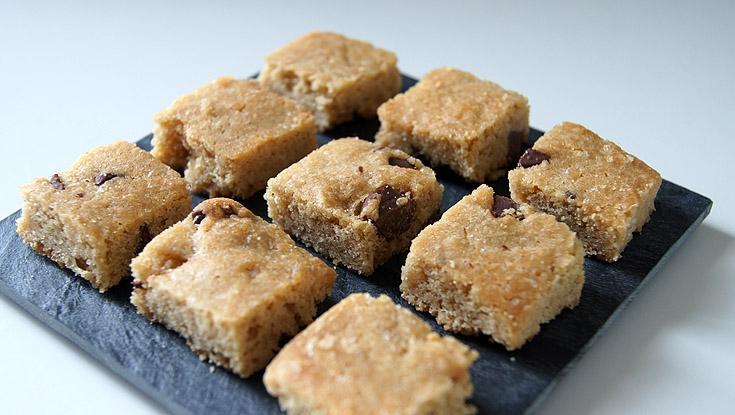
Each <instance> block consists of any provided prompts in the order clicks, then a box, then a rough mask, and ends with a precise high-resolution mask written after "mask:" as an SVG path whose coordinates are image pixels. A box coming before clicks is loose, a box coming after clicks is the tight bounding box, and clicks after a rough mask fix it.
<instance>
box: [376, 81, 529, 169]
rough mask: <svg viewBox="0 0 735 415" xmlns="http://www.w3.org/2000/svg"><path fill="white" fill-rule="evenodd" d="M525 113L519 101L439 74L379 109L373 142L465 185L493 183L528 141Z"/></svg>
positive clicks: (489, 86) (488, 86)
mask: <svg viewBox="0 0 735 415" xmlns="http://www.w3.org/2000/svg"><path fill="white" fill-rule="evenodd" d="M528 113H529V109H528V101H527V99H526V98H525V97H523V96H522V95H520V94H518V93H516V92H513V91H508V90H505V89H503V88H502V87H500V86H499V85H497V84H494V83H492V82H490V81H483V80H481V79H478V78H476V77H475V76H473V75H472V74H470V73H467V72H464V71H460V70H457V69H453V68H440V69H436V70H433V71H431V72H429V73H428V74H427V75H425V76H424V78H422V80H421V81H420V82H419V83H418V84H417V85H415V86H414V87H412V88H411V89H409V90H408V91H407V92H406V93H404V94H399V95H397V96H396V97H394V98H393V99H391V100H389V101H387V102H386V103H385V104H383V105H381V107H380V108H379V109H378V117H379V118H380V123H381V126H380V130H379V132H378V134H377V135H376V139H375V141H376V143H379V144H382V145H390V146H394V147H396V148H400V149H402V150H404V151H406V152H409V153H410V154H421V155H422V156H423V157H425V158H426V159H427V160H428V161H429V162H430V163H431V164H432V165H435V166H436V165H447V166H449V167H450V168H451V169H452V170H454V171H455V172H457V173H458V174H460V175H461V176H463V177H464V178H466V179H468V180H471V181H475V182H482V181H484V180H486V179H488V180H494V179H496V178H498V177H499V176H500V175H502V174H503V173H504V172H505V169H506V167H507V166H509V165H512V164H514V163H515V160H516V159H517V157H518V156H519V155H520V154H519V153H520V149H521V148H522V147H523V146H524V145H525V143H526V142H527V141H528Z"/></svg>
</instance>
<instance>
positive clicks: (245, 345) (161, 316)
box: [131, 198, 336, 377]
mask: <svg viewBox="0 0 735 415" xmlns="http://www.w3.org/2000/svg"><path fill="white" fill-rule="evenodd" d="M132 268H133V276H134V277H135V279H134V280H133V286H134V287H135V288H134V290H133V294H132V297H131V302H132V303H133V304H134V305H135V306H136V308H137V310H138V312H139V313H140V314H143V315H144V316H145V317H147V318H148V319H149V320H152V321H156V322H160V323H162V324H163V325H165V326H166V327H168V328H169V329H171V330H174V331H176V332H177V333H179V334H180V335H182V336H183V337H184V338H186V340H187V343H188V344H189V346H190V347H191V348H192V350H194V351H195V352H196V353H198V354H199V356H200V358H201V359H209V361H211V362H213V363H215V364H217V365H219V366H222V367H225V368H228V369H230V370H232V371H233V372H235V373H236V374H238V375H240V376H242V377H247V376H249V375H250V374H252V373H253V372H255V371H257V370H259V369H262V368H263V367H265V365H266V364H267V363H268V361H269V360H270V359H271V358H272V357H273V356H274V355H275V353H276V351H277V350H278V349H279V341H281V340H282V338H284V337H290V336H293V335H294V334H296V333H297V332H298V331H299V330H300V329H301V328H302V327H304V326H306V325H307V324H308V323H310V322H311V321H312V319H313V318H314V315H315V313H316V305H317V303H319V302H321V301H322V300H324V299H325V298H326V296H327V295H328V294H329V292H330V291H331V289H332V284H333V283H334V279H335V277H336V273H335V271H334V270H333V269H332V268H330V267H328V266H327V265H326V264H324V263H323V262H322V261H321V260H319V259H317V258H315V257H313V256H311V255H310V254H309V253H308V252H306V251H305V250H303V249H301V248H299V247H297V246H296V245H295V244H294V242H293V241H292V240H291V238H289V236H288V235H286V234H285V233H284V232H283V231H282V230H281V229H279V228H278V227H277V226H276V225H271V224H269V223H267V222H266V221H264V220H263V219H260V218H259V217H257V216H255V215H254V214H253V213H251V212H250V211H249V210H248V209H246V208H244V207H243V206H242V205H240V204H239V203H237V202H235V201H233V200H231V199H224V198H216V199H209V200H206V201H204V202H202V203H201V204H199V205H198V206H197V207H196V208H195V209H194V211H193V212H192V213H191V214H190V215H189V216H188V217H187V218H186V219H184V220H183V221H181V222H179V223H177V224H176V225H174V226H173V227H171V228H169V229H167V230H166V231H164V232H163V233H161V234H160V235H159V236H157V237H156V238H154V239H153V241H151V243H150V244H148V246H146V248H145V249H144V250H143V252H142V253H141V254H140V255H139V256H138V257H136V258H135V259H134V260H133V262H132Z"/></svg>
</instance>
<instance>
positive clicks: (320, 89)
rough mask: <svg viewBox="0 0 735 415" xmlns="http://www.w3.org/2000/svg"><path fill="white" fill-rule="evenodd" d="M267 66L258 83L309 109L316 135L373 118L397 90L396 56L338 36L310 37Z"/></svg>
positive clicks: (268, 60) (293, 44) (275, 54)
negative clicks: (318, 132)
mask: <svg viewBox="0 0 735 415" xmlns="http://www.w3.org/2000/svg"><path fill="white" fill-rule="evenodd" d="M265 61H266V63H265V67H264V68H263V70H262V71H261V72H260V76H259V78H258V79H259V80H260V82H261V83H262V84H263V85H265V86H267V87H268V88H270V89H272V90H274V91H276V92H278V93H279V94H282V95H285V96H288V97H291V98H293V99H295V100H297V101H298V102H299V103H300V104H302V105H303V106H305V107H306V108H308V109H309V110H310V111H311V112H312V113H313V114H314V117H315V118H316V124H317V127H318V128H319V130H320V131H325V130H327V129H329V128H331V127H334V126H335V125H337V124H339V123H342V122H345V121H349V120H351V119H352V118H353V116H354V115H359V116H361V117H364V118H369V117H374V116H375V111H376V110H377V108H378V106H380V104H382V103H383V102H385V100H387V99H388V98H390V97H392V96H393V95H395V94H397V93H398V92H399V91H400V90H401V75H400V73H399V72H398V68H397V67H396V61H397V59H396V55H394V54H393V53H391V52H388V51H386V50H383V49H379V48H376V47H374V46H373V45H371V44H369V43H366V42H361V41H359V40H354V39H349V38H347V37H344V36H342V35H339V34H336V33H326V32H314V33H309V34H307V35H305V36H302V37H300V38H298V39H296V40H294V41H293V42H291V43H289V44H288V45H286V46H284V47H282V48H281V49H279V50H277V51H275V52H273V53H272V54H270V55H269V56H268V57H266V60H265Z"/></svg>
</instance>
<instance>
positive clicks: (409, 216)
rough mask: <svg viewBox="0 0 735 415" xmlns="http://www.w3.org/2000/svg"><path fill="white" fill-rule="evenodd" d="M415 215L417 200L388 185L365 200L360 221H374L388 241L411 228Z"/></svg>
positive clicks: (379, 231)
mask: <svg viewBox="0 0 735 415" xmlns="http://www.w3.org/2000/svg"><path fill="white" fill-rule="evenodd" d="M415 213H416V201H415V200H413V199H412V198H411V197H410V196H409V195H407V194H406V193H404V192H401V191H399V190H397V189H395V188H393V187H391V186H387V185H386V186H383V187H381V188H379V189H377V190H376V191H374V192H373V193H370V194H369V195H368V196H367V197H366V198H365V200H363V202H362V208H361V210H360V219H362V220H370V221H372V223H373V225H375V227H376V228H377V230H378V233H379V234H381V235H383V237H385V238H386V239H394V238H396V237H397V236H399V235H400V234H402V233H403V232H406V231H407V230H408V229H409V228H410V227H411V222H412V221H413V218H414V214H415Z"/></svg>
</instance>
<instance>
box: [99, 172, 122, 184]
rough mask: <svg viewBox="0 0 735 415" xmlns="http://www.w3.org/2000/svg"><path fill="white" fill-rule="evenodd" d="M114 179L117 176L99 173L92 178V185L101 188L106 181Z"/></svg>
mask: <svg viewBox="0 0 735 415" xmlns="http://www.w3.org/2000/svg"><path fill="white" fill-rule="evenodd" d="M115 177H119V176H118V175H117V174H115V173H100V174H98V175H96V176H94V185H95V186H102V185H103V184H105V182H106V181H108V180H112V179H114V178H115Z"/></svg>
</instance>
